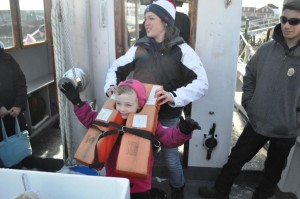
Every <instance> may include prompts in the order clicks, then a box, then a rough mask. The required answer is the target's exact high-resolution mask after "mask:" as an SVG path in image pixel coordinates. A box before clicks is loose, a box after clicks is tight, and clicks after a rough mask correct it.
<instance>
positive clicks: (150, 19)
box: [145, 12, 167, 42]
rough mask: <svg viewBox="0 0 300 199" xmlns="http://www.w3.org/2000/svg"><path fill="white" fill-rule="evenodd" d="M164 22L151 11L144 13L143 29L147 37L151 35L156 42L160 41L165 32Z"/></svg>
mask: <svg viewBox="0 0 300 199" xmlns="http://www.w3.org/2000/svg"><path fill="white" fill-rule="evenodd" d="M166 25H167V24H166V23H164V22H163V21H162V20H161V19H160V18H159V16H157V15H156V14H154V13H153V12H146V14H145V30H146V33H147V36H148V37H152V38H154V39H155V41H157V42H162V41H163V40H164V37H165V33H166Z"/></svg>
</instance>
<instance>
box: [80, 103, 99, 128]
mask: <svg viewBox="0 0 300 199" xmlns="http://www.w3.org/2000/svg"><path fill="white" fill-rule="evenodd" d="M74 112H75V115H76V116H77V118H78V119H79V121H80V122H81V123H82V124H83V125H84V126H85V127H86V128H90V126H91V124H92V122H93V121H94V120H95V119H96V117H97V115H98V112H95V111H93V110H92V108H91V107H90V105H89V104H88V103H87V102H84V104H83V106H82V107H78V106H76V105H74Z"/></svg>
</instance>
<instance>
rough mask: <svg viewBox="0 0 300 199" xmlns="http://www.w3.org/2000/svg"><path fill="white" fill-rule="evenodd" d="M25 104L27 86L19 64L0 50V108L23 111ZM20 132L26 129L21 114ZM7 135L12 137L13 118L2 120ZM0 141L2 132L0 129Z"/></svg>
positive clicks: (7, 117) (8, 117)
mask: <svg viewBox="0 0 300 199" xmlns="http://www.w3.org/2000/svg"><path fill="white" fill-rule="evenodd" d="M26 103H27V86H26V79H25V75H24V73H23V72H22V70H21V68H20V66H19V64H18V63H17V62H16V61H15V59H14V58H13V57H12V56H11V55H10V54H8V53H6V52H4V50H3V49H1V48H0V107H2V106H4V107H5V108H6V109H7V110H9V109H11V108H12V107H14V106H15V107H20V108H21V109H22V111H24V110H25V108H26ZM18 118H19V123H20V127H21V130H24V129H25V128H26V127H25V126H26V122H25V118H24V116H23V114H22V113H20V115H19V117H18ZM3 121H4V124H5V127H6V131H7V133H8V135H12V133H13V132H14V129H15V120H14V118H13V117H10V116H6V117H4V118H3ZM0 140H2V130H1V128H0Z"/></svg>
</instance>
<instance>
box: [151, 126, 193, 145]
mask: <svg viewBox="0 0 300 199" xmlns="http://www.w3.org/2000/svg"><path fill="white" fill-rule="evenodd" d="M155 137H156V138H157V139H158V140H159V141H160V144H161V145H162V146H164V147H167V148H174V147H178V146H180V145H182V144H184V143H185V142H186V141H188V140H189V139H191V137H192V133H190V134H189V135H186V134H184V133H182V132H181V131H180V130H179V127H178V126H176V127H172V128H170V127H163V126H162V124H161V123H160V122H158V124H157V129H156V134H155Z"/></svg>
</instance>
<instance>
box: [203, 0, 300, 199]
mask: <svg viewBox="0 0 300 199" xmlns="http://www.w3.org/2000/svg"><path fill="white" fill-rule="evenodd" d="M280 21H281V24H278V25H277V26H276V27H275V29H274V34H273V40H271V41H269V42H266V43H265V44H263V45H262V46H261V47H260V48H259V49H258V50H257V51H256V53H255V54H254V56H253V57H252V58H251V60H250V61H249V63H248V64H247V66H246V74H245V76H244V81H243V82H244V84H243V96H242V105H243V107H244V108H245V110H246V111H247V115H248V119H249V122H248V124H247V125H246V126H245V128H244V130H243V132H242V134H241V136H240V137H239V139H238V141H237V143H236V145H235V146H234V147H233V148H232V150H231V153H230V156H229V158H228V161H227V163H226V164H225V165H224V166H223V168H222V171H221V173H220V175H219V176H218V178H217V180H216V182H215V185H214V186H213V187H200V188H199V189H198V193H199V195H200V196H202V197H205V198H218V199H228V198H229V194H230V191H231V187H232V185H233V182H234V180H235V178H236V177H237V176H238V175H239V173H240V171H241V169H242V167H243V166H244V164H245V163H246V162H248V161H250V160H251V159H252V157H253V156H255V154H256V153H257V152H258V151H259V150H260V149H261V148H262V147H263V146H264V145H265V144H266V143H267V142H269V148H268V153H267V158H266V161H265V165H264V166H265V168H264V174H263V176H262V179H261V181H260V183H259V185H258V187H256V189H255V191H254V193H253V196H252V199H267V198H270V197H272V196H273V194H274V192H275V189H276V187H277V183H278V182H279V180H280V178H281V173H282V170H283V168H284V167H285V164H286V160H287V157H288V155H289V153H290V150H291V148H292V147H293V146H294V144H295V140H296V138H297V137H298V136H299V135H300V103H299V102H300V76H299V71H300V1H299V0H285V2H284V4H283V11H282V16H281V17H280ZM278 81H280V84H278Z"/></svg>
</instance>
